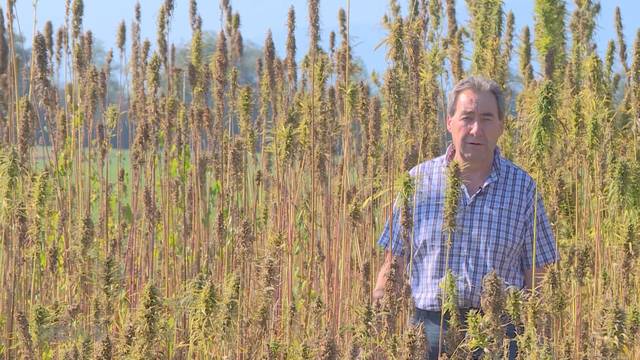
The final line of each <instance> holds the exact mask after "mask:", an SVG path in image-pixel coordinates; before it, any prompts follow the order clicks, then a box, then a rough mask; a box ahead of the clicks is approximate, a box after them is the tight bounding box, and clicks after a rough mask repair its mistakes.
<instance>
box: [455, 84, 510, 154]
mask: <svg viewBox="0 0 640 360" xmlns="http://www.w3.org/2000/svg"><path fill="white" fill-rule="evenodd" d="M503 129H504V124H503V122H502V121H501V120H500V118H499V117H498V103H497V101H496V98H495V96H494V95H493V94H492V93H491V92H490V91H479V92H477V91H474V90H465V91H463V92H461V93H460V94H458V100H457V103H456V112H455V114H454V115H453V116H451V117H447V130H448V131H449V133H451V137H452V138H453V146H454V147H455V149H456V154H457V156H459V157H460V159H462V160H463V161H464V162H467V163H470V164H484V163H486V162H489V161H491V159H492V156H493V151H494V149H495V148H496V143H497V142H498V138H499V137H500V135H501V134H502V130H503Z"/></svg>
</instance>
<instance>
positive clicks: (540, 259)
mask: <svg viewBox="0 0 640 360" xmlns="http://www.w3.org/2000/svg"><path fill="white" fill-rule="evenodd" d="M535 196H536V205H535V206H534V205H533V201H532V202H531V203H532V204H531V205H530V206H529V208H528V209H527V211H526V214H525V226H524V230H523V232H524V235H523V237H524V238H523V240H524V253H523V255H522V259H521V265H522V269H523V270H527V269H532V268H533V266H532V264H533V263H534V259H535V264H536V267H542V266H545V265H548V264H552V263H554V262H556V261H558V260H559V256H558V250H557V247H556V240H555V237H554V236H553V231H552V230H551V225H550V223H549V219H548V218H547V214H546V211H545V209H544V204H543V203H542V198H541V197H540V195H539V194H537V193H536V195H535ZM534 228H535V235H534ZM534 240H535V254H534V246H533V245H534Z"/></svg>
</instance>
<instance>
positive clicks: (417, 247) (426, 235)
mask: <svg viewBox="0 0 640 360" xmlns="http://www.w3.org/2000/svg"><path fill="white" fill-rule="evenodd" d="M442 206H443V202H442V201H441V200H439V199H434V198H431V199H426V200H422V201H421V202H418V204H417V206H416V210H415V215H414V234H413V247H414V248H413V253H414V254H416V253H418V251H421V250H422V251H427V252H428V253H431V254H433V253H434V252H435V251H439V249H440V248H441V247H442V243H443V237H442V219H441V214H442Z"/></svg>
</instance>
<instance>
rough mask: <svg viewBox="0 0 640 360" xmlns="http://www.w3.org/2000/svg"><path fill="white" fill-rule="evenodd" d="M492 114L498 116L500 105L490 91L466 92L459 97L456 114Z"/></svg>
mask: <svg viewBox="0 0 640 360" xmlns="http://www.w3.org/2000/svg"><path fill="white" fill-rule="evenodd" d="M468 112H473V113H481V114H487V113H491V114H493V115H495V116H498V103H497V102H496V98H495V96H494V95H493V94H492V93H491V92H490V91H474V90H465V91H463V92H461V93H460V95H458V99H457V102H456V113H468Z"/></svg>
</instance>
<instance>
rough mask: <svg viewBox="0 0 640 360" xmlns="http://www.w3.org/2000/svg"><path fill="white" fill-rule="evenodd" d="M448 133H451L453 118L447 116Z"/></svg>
mask: <svg viewBox="0 0 640 360" xmlns="http://www.w3.org/2000/svg"><path fill="white" fill-rule="evenodd" d="M446 122H447V131H448V132H451V116H449V115H447V121H446Z"/></svg>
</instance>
